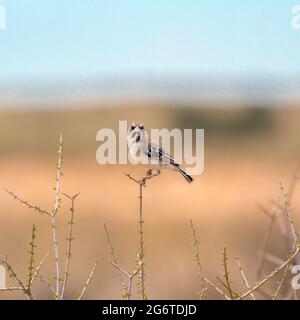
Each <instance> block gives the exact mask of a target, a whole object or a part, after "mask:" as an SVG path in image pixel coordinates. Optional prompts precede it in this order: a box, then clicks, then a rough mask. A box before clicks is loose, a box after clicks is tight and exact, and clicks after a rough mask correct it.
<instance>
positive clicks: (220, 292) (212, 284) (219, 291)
mask: <svg viewBox="0 0 300 320" xmlns="http://www.w3.org/2000/svg"><path fill="white" fill-rule="evenodd" d="M202 279H203V280H204V281H205V282H206V283H207V284H208V285H209V286H211V287H212V288H214V289H215V290H216V291H217V292H218V293H219V294H220V295H221V296H222V297H224V298H225V299H226V300H231V298H230V297H228V296H227V294H226V293H225V292H223V291H222V290H221V289H220V288H219V287H218V286H217V285H216V284H214V283H213V282H212V281H210V280H209V279H207V278H205V277H202Z"/></svg>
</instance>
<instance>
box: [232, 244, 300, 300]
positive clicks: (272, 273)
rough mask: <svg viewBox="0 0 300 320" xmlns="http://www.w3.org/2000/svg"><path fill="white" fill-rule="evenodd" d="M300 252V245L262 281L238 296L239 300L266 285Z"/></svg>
mask: <svg viewBox="0 0 300 320" xmlns="http://www.w3.org/2000/svg"><path fill="white" fill-rule="evenodd" d="M299 252H300V247H299V246H298V247H297V250H296V251H295V253H294V254H293V255H292V256H291V257H290V258H289V259H288V260H287V261H285V262H284V263H283V264H282V265H281V266H280V267H279V268H276V269H275V270H274V271H273V272H271V273H270V274H269V275H268V276H267V277H265V278H264V279H263V280H262V281H260V282H258V283H257V284H256V285H255V286H253V287H252V288H251V289H250V290H248V291H247V292H246V293H244V294H242V295H241V296H240V297H238V298H237V300H241V299H244V298H246V297H248V296H249V295H250V294H251V293H253V292H254V291H256V290H257V289H258V288H260V287H261V286H262V285H264V284H265V283H266V282H268V281H269V280H270V279H271V278H273V277H274V276H275V275H276V274H277V273H279V272H280V271H281V270H283V269H284V268H285V267H286V266H287V265H288V264H289V263H290V261H292V260H293V259H294V258H295V257H297V255H298V254H299Z"/></svg>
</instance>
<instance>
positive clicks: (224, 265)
mask: <svg viewBox="0 0 300 320" xmlns="http://www.w3.org/2000/svg"><path fill="white" fill-rule="evenodd" d="M227 261H228V258H227V248H226V247H224V248H223V253H222V265H223V267H224V279H225V281H226V287H227V289H228V292H229V295H230V298H231V300H233V299H235V298H236V297H235V296H234V294H233V291H232V289H231V284H230V280H229V271H228V266H227Z"/></svg>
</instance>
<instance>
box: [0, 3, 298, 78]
mask: <svg viewBox="0 0 300 320" xmlns="http://www.w3.org/2000/svg"><path fill="white" fill-rule="evenodd" d="M0 4H1V5H3V6H4V7H5V9H6V20H7V29H6V30H0V83H7V82H19V81H21V82H22V81H26V82H35V81H39V80H41V79H45V80H57V79H64V80H68V79H71V80H72V79H82V78H85V79H86V78H94V77H97V78H103V77H106V76H125V77H126V76H133V77H152V76H171V77H172V76H174V77H181V76H187V77H190V76H194V75H197V76H213V77H215V76H217V77H220V78H222V77H232V76H234V77H236V76H238V77H239V76H241V77H245V76H246V77H247V76H249V75H250V76H251V75H258V76H260V75H261V76H272V77H282V76H285V77H291V76H292V77H294V76H295V77H297V76H300V30H298V31H296V30H293V29H292V28H291V19H292V14H291V8H292V7H293V5H295V4H297V0H295V1H289V0H276V1H274V0H257V1H254V0H252V1H250V0H249V1H244V0H186V1H184V0H181V1H179V0H163V1H162V0H159V1H158V0H144V1H141V0H85V1H83V0H43V1H41V0H22V1H20V0H0ZM299 4H300V0H299Z"/></svg>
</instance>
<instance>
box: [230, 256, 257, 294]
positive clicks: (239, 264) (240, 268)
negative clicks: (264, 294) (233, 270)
mask: <svg viewBox="0 0 300 320" xmlns="http://www.w3.org/2000/svg"><path fill="white" fill-rule="evenodd" d="M235 260H236V263H237V266H238V269H239V271H240V273H241V276H242V278H243V281H244V283H245V285H246V287H247V289H249V290H250V289H251V287H250V285H249V282H248V280H247V278H246V275H245V272H244V270H243V268H242V265H241V262H240V259H239V258H236V259H235ZM251 298H252V300H256V298H255V295H254V293H253V292H251Z"/></svg>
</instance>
